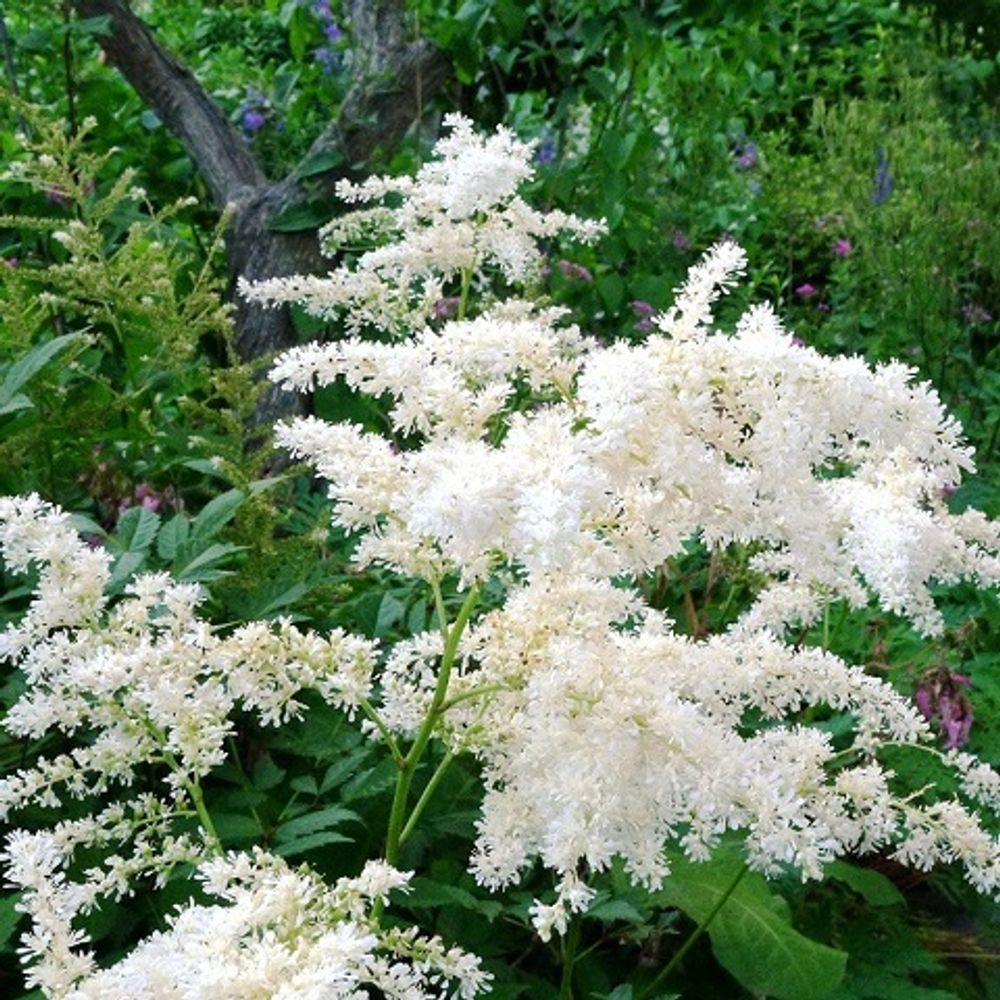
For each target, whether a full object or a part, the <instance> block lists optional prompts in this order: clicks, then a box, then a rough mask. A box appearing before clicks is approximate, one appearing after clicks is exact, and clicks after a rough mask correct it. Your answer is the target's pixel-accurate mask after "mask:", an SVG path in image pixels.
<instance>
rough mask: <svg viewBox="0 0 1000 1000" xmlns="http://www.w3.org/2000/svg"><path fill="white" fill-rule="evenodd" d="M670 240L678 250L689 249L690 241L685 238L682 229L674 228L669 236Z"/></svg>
mask: <svg viewBox="0 0 1000 1000" xmlns="http://www.w3.org/2000/svg"><path fill="white" fill-rule="evenodd" d="M670 242H671V243H672V244H673V245H674V246H675V247H676V248H677V249H678V250H690V249H691V241H690V240H689V239H688V238H687V233H685V232H684V230H683V229H680V228H676V227H675V229H674V231H673V235H672V236H671V237H670Z"/></svg>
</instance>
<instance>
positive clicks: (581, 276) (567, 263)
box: [556, 260, 594, 281]
mask: <svg viewBox="0 0 1000 1000" xmlns="http://www.w3.org/2000/svg"><path fill="white" fill-rule="evenodd" d="M556 267H558V268H559V270H560V271H562V273H563V277H564V278H566V279H568V280H569V281H593V280H594V276H593V275H592V274H591V273H590V271H588V270H587V268H585V267H584V266H583V265H582V264H574V263H573V262H572V261H571V260H557V261H556Z"/></svg>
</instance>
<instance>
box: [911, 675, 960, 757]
mask: <svg viewBox="0 0 1000 1000" xmlns="http://www.w3.org/2000/svg"><path fill="white" fill-rule="evenodd" d="M971 684H972V680H971V679H970V678H969V677H967V676H966V675H965V674H955V673H952V672H951V671H949V670H947V669H945V668H944V667H937V668H934V669H932V670H928V671H927V673H925V674H924V676H923V677H922V678H921V681H920V686H919V687H918V688H917V690H916V692H914V695H913V700H914V701H915V702H916V703H917V708H918V709H919V710H920V714H921V715H922V716H923V717H924V718H925V719H927V721H928V722H931V721H933V722H936V723H937V725H938V727H939V729H940V732H941V736H942V738H943V739H944V741H945V748H946V749H948V750H954V749H956V748H957V747H960V746H962V745H963V744H964V743H966V742H968V739H969V732H970V731H971V729H972V719H973V712H972V702H970V701H969V698H968V696H967V695H966V693H965V691H964V690H962V689H963V688H967V687H969V686H970V685H971Z"/></svg>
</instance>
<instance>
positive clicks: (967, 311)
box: [962, 302, 993, 324]
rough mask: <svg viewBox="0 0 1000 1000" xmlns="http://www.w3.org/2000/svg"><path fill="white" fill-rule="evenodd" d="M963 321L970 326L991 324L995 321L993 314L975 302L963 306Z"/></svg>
mask: <svg viewBox="0 0 1000 1000" xmlns="http://www.w3.org/2000/svg"><path fill="white" fill-rule="evenodd" d="M962 319H964V320H965V322H966V323H969V324H975V323H989V322H990V321H991V320H992V319H993V313H991V312H990V311H989V310H988V309H984V308H983V307H982V306H981V305H977V304H976V303H975V302H967V303H966V304H965V305H964V306H962Z"/></svg>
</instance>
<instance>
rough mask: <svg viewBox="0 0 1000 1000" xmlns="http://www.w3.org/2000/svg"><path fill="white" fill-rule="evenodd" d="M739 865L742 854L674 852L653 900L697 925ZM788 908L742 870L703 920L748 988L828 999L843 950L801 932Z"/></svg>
mask: <svg viewBox="0 0 1000 1000" xmlns="http://www.w3.org/2000/svg"><path fill="white" fill-rule="evenodd" d="M742 868H743V861H742V859H741V858H740V857H739V856H738V855H736V854H734V853H731V852H718V853H717V854H716V855H715V857H713V858H712V859H711V860H710V861H706V862H704V863H703V864H695V863H693V862H691V861H688V860H687V859H685V858H683V857H672V858H671V872H670V875H669V876H668V877H667V878H666V879H665V880H664V883H663V887H662V888H661V889H659V890H657V892H655V893H653V897H654V899H655V900H656V901H657V902H659V903H661V904H662V905H665V906H672V907H676V908H677V909H679V910H683V911H684V912H685V913H686V914H687V915H688V916H689V917H691V919H692V920H695V921H698V922H699V923H700V922H701V921H703V920H705V919H706V918H707V917H708V916H709V914H711V912H712V911H713V910H714V909H715V907H716V906H717V905H718V904H719V902H720V900H721V899H722V898H723V897H724V895H725V894H726V892H727V891H729V889H730V887H731V886H732V883H733V881H734V880H735V879H736V877H737V876H738V875H739V873H740V872H741V870H742ZM786 911H787V905H786V904H785V902H784V900H783V899H781V898H780V897H778V896H775V895H773V894H772V893H771V891H770V889H769V888H768V883H767V881H766V880H765V879H764V878H763V876H761V875H758V874H756V873H755V872H747V873H746V874H745V875H744V876H743V877H742V879H741V881H740V882H739V884H738V885H737V887H736V889H735V890H734V891H733V893H732V895H730V897H729V898H728V899H727V900H726V902H725V904H724V905H723V906H722V908H721V909H720V910H719V911H718V913H717V914H716V915H715V918H714V919H713V920H712V922H711V923H710V924H709V925H708V934H709V937H710V938H711V940H712V950H713V951H714V952H715V956H716V958H717V959H718V960H719V962H720V964H721V965H722V966H723V967H724V968H725V969H727V970H728V971H729V972H730V973H731V974H732V975H733V976H734V977H735V978H736V979H737V980H738V981H739V982H740V983H742V984H743V985H744V986H745V987H746V988H747V989H748V990H750V991H751V992H752V993H758V994H760V993H762V994H766V995H767V996H771V997H776V998H777V1000H813V998H819V997H823V996H826V995H827V994H829V993H830V992H832V991H833V990H834V989H836V987H837V985H838V984H839V983H840V980H841V979H842V978H843V975H844V968H845V965H846V962H847V954H846V953H845V952H842V951H838V950H836V949H835V948H828V947H827V946H826V945H822V944H819V943H818V942H816V941H812V940H810V939H809V938H807V937H805V936H804V935H802V934H799V932H798V931H796V930H795V929H794V928H793V927H792V926H791V925H790V924H789V923H788V919H787V915H786Z"/></svg>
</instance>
